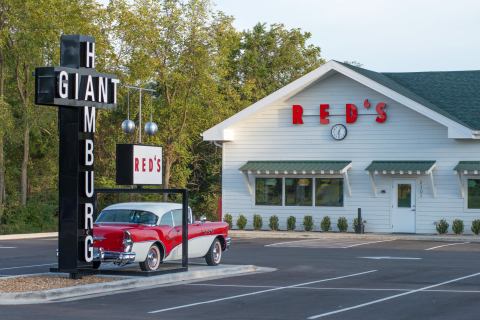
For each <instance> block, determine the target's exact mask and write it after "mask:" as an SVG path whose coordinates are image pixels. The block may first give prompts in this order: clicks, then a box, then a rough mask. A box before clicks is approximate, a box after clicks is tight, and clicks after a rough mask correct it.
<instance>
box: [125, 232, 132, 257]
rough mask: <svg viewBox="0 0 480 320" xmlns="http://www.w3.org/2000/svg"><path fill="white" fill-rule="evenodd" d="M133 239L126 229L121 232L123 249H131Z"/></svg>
mask: <svg viewBox="0 0 480 320" xmlns="http://www.w3.org/2000/svg"><path fill="white" fill-rule="evenodd" d="M132 246H133V241H132V235H131V234H130V232H128V231H124V232H123V251H124V252H130V251H132Z"/></svg>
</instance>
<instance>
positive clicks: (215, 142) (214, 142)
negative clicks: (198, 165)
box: [213, 140, 223, 149]
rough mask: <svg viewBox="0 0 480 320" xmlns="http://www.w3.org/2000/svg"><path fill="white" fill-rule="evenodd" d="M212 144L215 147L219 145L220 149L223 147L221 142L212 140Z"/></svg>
mask: <svg viewBox="0 0 480 320" xmlns="http://www.w3.org/2000/svg"><path fill="white" fill-rule="evenodd" d="M213 144H214V145H215V146H216V147H219V148H220V149H221V148H223V144H221V143H218V142H217V141H215V140H214V141H213Z"/></svg>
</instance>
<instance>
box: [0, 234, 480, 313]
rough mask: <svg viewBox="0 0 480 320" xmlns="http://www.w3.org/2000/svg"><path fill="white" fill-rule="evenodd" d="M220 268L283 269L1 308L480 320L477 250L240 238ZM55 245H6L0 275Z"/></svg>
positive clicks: (37, 264)
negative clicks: (240, 266)
mask: <svg viewBox="0 0 480 320" xmlns="http://www.w3.org/2000/svg"><path fill="white" fill-rule="evenodd" d="M234 240H235V241H234V244H233V247H232V249H231V250H230V251H229V252H228V253H226V254H225V256H224V263H229V264H255V265H258V266H266V267H273V268H276V269H277V271H274V272H268V273H258V274H251V275H246V276H237V277H230V278H223V279H216V280H210V281H202V282H195V283H183V284H179V285H176V286H168V287H157V288H151V289H147V290H141V291H128V292H122V293H117V294H112V295H106V296H92V297H89V298H87V299H82V300H73V301H60V302H55V303H51V304H40V305H27V306H0V318H1V319H26V318H27V317H30V316H31V315H32V314H35V318H36V319H49V320H50V319H65V318H68V319H86V318H91V319H186V318H196V319H225V318H228V319H433V318H435V319H478V310H477V309H478V307H477V301H478V300H479V299H480V259H479V254H480V244H478V243H469V242H455V241H452V242H433V241H408V240H394V239H390V240H381V241H369V240H358V241H357V240H355V239H348V240H339V239H333V240H319V239H309V240H292V239H244V238H243V239H242V238H240V239H234ZM55 248H56V241H55V239H36V240H15V241H13V240H12V241H0V255H1V257H2V258H1V259H0V275H1V276H6V275H12V274H26V273H38V272H44V271H46V270H47V269H48V267H50V266H54V264H55Z"/></svg>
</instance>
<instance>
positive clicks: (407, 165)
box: [365, 160, 435, 174]
mask: <svg viewBox="0 0 480 320" xmlns="http://www.w3.org/2000/svg"><path fill="white" fill-rule="evenodd" d="M434 166H435V161H432V160H428V161H427V160H423V161H417V160H412V161H409V160H408V161H406V160H399V161H393V160H386V161H372V163H370V165H369V166H368V167H367V168H366V169H365V170H367V171H368V172H370V173H374V174H426V173H430V172H431V170H432V169H433V168H434Z"/></svg>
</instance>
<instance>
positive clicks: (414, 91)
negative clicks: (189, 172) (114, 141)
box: [202, 60, 480, 141]
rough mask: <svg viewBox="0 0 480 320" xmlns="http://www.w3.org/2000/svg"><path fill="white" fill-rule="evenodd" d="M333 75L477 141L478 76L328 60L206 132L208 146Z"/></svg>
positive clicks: (479, 117) (479, 131)
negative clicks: (240, 123)
mask: <svg viewBox="0 0 480 320" xmlns="http://www.w3.org/2000/svg"><path fill="white" fill-rule="evenodd" d="M332 71H336V72H338V73H341V74H343V75H345V76H347V77H349V78H351V79H353V80H355V81H357V82H359V83H361V84H363V85H365V86H367V87H369V88H371V89H373V90H375V91H377V92H379V93H381V94H383V95H385V96H386V97H389V98H391V99H392V100H395V101H397V102H399V103H400V104H402V105H404V106H406V107H409V108H411V109H412V110H415V111H417V112H419V113H420V114H423V115H424V116H426V117H428V118H430V119H432V120H434V121H436V122H438V123H440V124H442V125H444V126H446V127H447V128H448V137H449V138H463V139H480V71H445V72H443V71H441V72H402V73H379V72H375V71H371V70H367V69H363V68H360V67H356V66H352V65H350V64H346V63H341V62H338V61H335V60H331V61H329V62H327V63H325V64H324V65H322V66H320V67H319V68H317V69H315V70H313V71H311V72H309V73H307V74H306V75H304V76H303V77H300V78H299V79H297V80H295V81H293V82H291V83H290V84H288V85H286V86H285V87H283V88H280V89H279V90H277V91H275V92H274V93H272V94H270V95H268V96H266V97H265V98H263V99H261V100H259V101H257V102H256V103H254V104H252V105H251V106H249V107H247V108H245V109H243V110H242V111H240V112H238V113H236V114H235V115H233V116H232V117H230V118H228V119H227V120H225V121H223V122H221V123H219V124H217V125H216V126H214V127H212V128H210V129H208V130H207V131H205V132H204V133H203V134H202V135H203V139H204V140H207V141H231V140H233V139H234V132H232V131H231V130H229V129H228V128H229V127H230V126H232V125H233V124H235V123H237V122H238V121H241V120H243V119H245V118H247V117H249V116H251V115H253V114H255V113H256V112H258V111H260V110H262V109H263V108H264V107H267V106H269V105H271V104H273V103H276V102H280V101H285V100H287V99H288V98H290V97H292V96H294V95H295V94H297V93H298V92H300V91H302V90H304V89H305V88H307V87H308V86H310V85H311V84H312V83H314V82H315V81H317V80H320V79H321V78H322V77H324V76H327V75H328V74H330V73H331V72H332Z"/></svg>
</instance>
